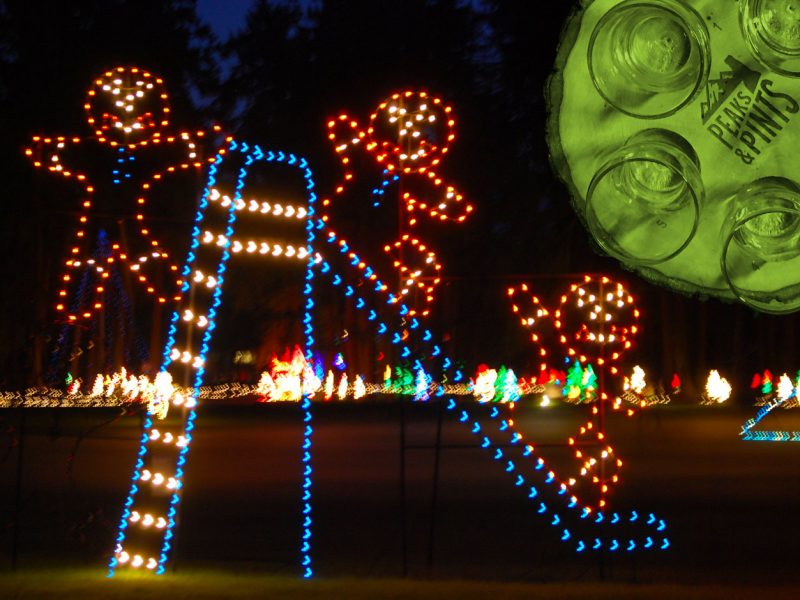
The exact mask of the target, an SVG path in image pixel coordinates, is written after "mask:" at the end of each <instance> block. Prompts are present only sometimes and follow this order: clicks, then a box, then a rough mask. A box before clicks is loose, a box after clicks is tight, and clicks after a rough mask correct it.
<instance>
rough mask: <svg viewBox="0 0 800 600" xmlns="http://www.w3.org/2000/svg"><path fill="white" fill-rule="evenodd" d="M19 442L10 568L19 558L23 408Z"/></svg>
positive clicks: (20, 415) (23, 431)
mask: <svg viewBox="0 0 800 600" xmlns="http://www.w3.org/2000/svg"><path fill="white" fill-rule="evenodd" d="M19 411H20V413H19V444H18V445H17V475H16V483H15V492H14V529H13V530H12V534H11V570H12V571H16V570H17V562H18V559H19V535H20V523H19V521H20V513H21V512H22V466H23V463H22V461H23V451H24V450H25V408H24V407H20V409H19Z"/></svg>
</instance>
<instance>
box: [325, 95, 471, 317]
mask: <svg viewBox="0 0 800 600" xmlns="http://www.w3.org/2000/svg"><path fill="white" fill-rule="evenodd" d="M452 113H453V111H452V108H451V107H450V106H448V105H447V104H445V103H444V102H443V101H442V100H441V99H440V98H438V97H436V96H432V95H430V94H428V93H427V92H424V91H414V90H406V91H404V92H398V93H395V94H393V95H392V96H391V97H389V98H387V99H386V100H384V101H383V102H381V103H380V104H379V105H378V107H377V108H376V109H375V111H374V112H373V113H372V114H371V115H370V117H369V122H368V124H367V125H362V124H360V123H359V121H358V120H357V119H355V118H353V117H351V116H350V115H348V114H347V113H341V114H340V115H338V116H337V117H335V118H332V119H330V120H329V121H328V139H329V140H330V142H331V143H332V144H333V147H334V150H335V151H336V154H337V155H338V156H339V160H340V161H341V163H342V167H343V169H344V174H343V178H342V180H341V181H340V183H338V184H337V185H336V186H335V189H334V193H333V194H332V195H331V196H330V197H325V198H323V199H322V201H321V202H320V215H321V217H322V220H323V221H324V222H325V223H326V225H328V226H329V227H330V228H331V233H332V234H334V235H336V236H337V237H338V239H339V240H340V241H343V242H344V243H350V242H349V240H348V239H347V238H346V237H343V236H342V235H341V234H340V233H337V231H336V229H339V224H340V223H341V222H342V221H343V220H337V219H336V217H335V216H333V217H332V212H333V210H334V209H335V208H336V206H337V205H339V204H342V203H343V201H347V200H349V201H352V198H349V197H348V196H352V189H351V188H352V186H353V183H354V181H355V176H356V170H357V169H356V166H355V164H354V158H355V155H356V154H357V153H358V152H363V153H364V154H365V155H366V156H367V157H369V159H370V160H371V161H373V163H374V164H371V165H369V166H371V167H372V168H373V170H374V169H375V168H376V167H377V171H378V173H380V178H381V180H380V183H379V184H378V185H376V186H375V187H374V189H373V190H372V196H373V199H374V202H373V206H378V205H379V204H380V203H381V200H382V199H383V197H384V196H385V194H386V191H387V189H388V188H389V187H390V186H392V185H394V184H396V185H397V186H398V188H399V192H398V193H399V196H400V203H401V207H400V215H399V217H398V218H399V223H398V228H399V232H400V233H399V236H398V238H397V239H396V240H394V241H391V242H389V243H384V244H382V248H383V252H384V253H385V254H386V255H387V256H388V258H389V259H390V262H391V265H392V268H393V269H394V270H395V272H396V276H397V279H398V281H399V285H398V286H397V287H396V288H395V287H394V286H392V288H391V292H392V294H393V296H394V298H395V302H399V301H400V299H401V298H402V299H404V300H405V302H406V303H407V304H408V306H409V316H412V317H413V316H418V315H421V316H427V315H428V313H429V312H430V307H431V305H432V304H433V302H434V293H435V288H436V286H438V284H439V282H440V276H441V271H442V265H441V264H440V262H439V260H438V258H437V256H436V253H435V251H434V250H432V249H431V248H430V247H429V246H430V245H429V244H428V243H426V242H424V241H423V240H422V239H421V238H420V234H419V233H416V229H417V226H418V225H419V216H420V215H421V214H422V215H425V216H427V218H428V219H429V220H431V221H433V222H445V221H452V222H456V223H462V222H464V221H465V220H466V219H467V217H468V216H469V215H470V213H471V212H472V211H473V206H472V204H470V203H469V202H467V200H466V199H465V198H464V197H463V195H462V194H461V192H459V191H458V189H457V188H456V187H455V185H454V184H451V183H449V182H448V181H447V180H446V179H445V178H444V176H442V175H441V174H440V165H441V162H442V160H443V159H444V157H445V156H446V154H447V152H448V150H449V147H450V144H451V143H452V142H453V140H455V118H454V117H453V114H452ZM365 168H366V167H365ZM348 192H350V194H348ZM362 209H363V207H362ZM359 241H361V242H362V243H360V244H359V246H360V247H361V249H362V251H363V252H365V253H366V256H367V258H368V259H369V260H370V262H372V263H373V264H375V263H376V262H377V261H378V259H379V258H380V257H379V256H378V255H377V254H378V253H377V252H372V253H370V251H369V249H368V248H363V246H364V244H363V240H359ZM383 276H384V277H388V274H385V273H384V275H383ZM377 278H378V274H377V273H375V278H374V279H375V280H377ZM387 289H389V288H388V287H387Z"/></svg>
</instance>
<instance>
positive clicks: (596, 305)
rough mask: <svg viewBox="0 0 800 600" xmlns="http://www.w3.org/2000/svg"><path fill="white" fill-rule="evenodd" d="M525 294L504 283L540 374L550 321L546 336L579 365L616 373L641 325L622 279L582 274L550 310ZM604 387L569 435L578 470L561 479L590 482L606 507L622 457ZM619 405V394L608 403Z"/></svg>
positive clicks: (572, 482)
mask: <svg viewBox="0 0 800 600" xmlns="http://www.w3.org/2000/svg"><path fill="white" fill-rule="evenodd" d="M528 293H530V290H529V287H528V285H527V284H524V283H523V284H521V285H520V286H519V287H510V288H508V296H509V299H510V300H511V308H512V311H513V312H514V314H515V315H517V316H518V317H519V319H520V323H521V324H522V326H523V327H525V328H526V329H528V330H530V331H531V340H532V341H533V343H534V344H535V345H536V346H537V349H538V354H539V356H540V358H541V359H542V363H541V364H540V370H541V372H542V373H544V372H546V371H547V369H548V364H547V362H546V359H547V357H548V356H549V355H550V353H551V349H550V348H548V347H547V344H546V343H545V341H544V340H543V337H544V336H546V332H545V331H543V325H544V324H548V325H552V327H553V330H552V331H551V332H550V333H551V336H550V337H552V336H553V335H554V336H555V337H556V339H557V340H558V343H559V344H561V346H562V348H563V350H564V351H565V353H566V355H567V356H568V357H570V358H573V359H574V360H577V361H578V362H579V363H581V364H582V365H584V364H586V363H593V364H595V365H597V366H598V368H600V369H603V370H605V371H606V372H607V373H608V374H609V375H612V376H615V377H617V376H619V370H618V368H617V366H616V363H617V361H618V360H619V358H620V357H621V356H622V354H623V353H625V352H626V351H627V350H629V349H630V348H631V347H632V345H633V338H634V337H635V336H636V334H637V333H638V330H639V328H638V320H639V314H640V313H639V309H638V308H636V305H635V304H634V299H633V296H632V295H631V294H630V293H629V292H628V291H627V290H626V289H625V287H623V285H622V284H620V283H616V282H614V281H611V280H610V279H609V278H608V277H604V276H602V277H599V278H598V277H592V276H591V275H585V276H584V277H583V281H582V282H581V283H574V284H571V285H570V287H569V290H568V291H567V292H566V293H564V294H563V295H562V296H561V298H560V302H559V306H558V308H557V309H556V310H554V311H551V310H548V309H547V308H546V307H545V306H544V305H543V304H542V302H541V300H540V299H539V298H538V297H537V296H535V295H531V296H530V297H529V298H530V301H529V303H528V302H527V301H526V300H525V294H528ZM518 295H519V296H522V298H523V300H520V299H519V298H518ZM604 387H605V386H603V385H602V384H601V385H600V389H599V390H597V392H598V393H599V403H598V402H594V403H593V405H592V411H591V412H592V417H591V418H590V419H589V420H588V421H587V422H586V423H584V424H583V425H582V426H581V427H580V428H579V429H578V432H577V433H576V434H575V435H573V436H570V437H569V438H568V440H567V443H568V444H569V446H570V447H572V448H573V452H574V457H575V458H576V459H577V460H578V463H579V472H578V475H576V476H575V477H570V478H569V479H568V480H566V482H564V483H565V485H566V486H567V488H571V487H573V486H575V485H576V484H577V483H578V482H579V481H580V480H581V479H583V480H584V481H589V482H590V483H591V484H592V485H593V486H595V487H596V488H597V489H598V501H597V507H598V508H600V509H601V510H602V509H603V508H604V507H605V506H606V495H607V494H608V492H609V490H610V487H611V486H612V485H614V484H616V483H618V481H619V470H620V468H621V467H622V460H621V459H620V458H619V457H617V456H616V454H615V451H614V447H613V446H612V445H611V444H609V443H608V440H607V439H606V434H605V431H604V423H603V418H602V411H603V408H604V406H605V402H606V401H607V400H609V397H608V394H607V393H606V391H605V389H603V388H604ZM620 407H621V402H620V401H619V400H618V399H617V400H616V401H615V402H614V403H613V404H612V408H613V409H615V410H618V409H619V408H620ZM627 414H628V416H632V415H633V414H634V411H633V410H632V409H628V411H627Z"/></svg>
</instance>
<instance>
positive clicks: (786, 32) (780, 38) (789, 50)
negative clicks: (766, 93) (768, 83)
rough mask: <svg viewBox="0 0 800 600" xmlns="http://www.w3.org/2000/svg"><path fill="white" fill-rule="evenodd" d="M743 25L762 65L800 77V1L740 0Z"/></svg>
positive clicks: (745, 33) (753, 50) (745, 36)
mask: <svg viewBox="0 0 800 600" xmlns="http://www.w3.org/2000/svg"><path fill="white" fill-rule="evenodd" d="M739 24H740V25H741V28H742V36H744V39H745V41H746V42H747V45H748V47H749V48H750V52H752V54H753V56H754V57H755V58H756V59H757V60H758V61H759V62H760V63H761V64H763V65H764V66H766V67H767V68H768V69H770V70H772V71H774V72H776V73H780V74H781V75H787V76H789V77H800V0H739Z"/></svg>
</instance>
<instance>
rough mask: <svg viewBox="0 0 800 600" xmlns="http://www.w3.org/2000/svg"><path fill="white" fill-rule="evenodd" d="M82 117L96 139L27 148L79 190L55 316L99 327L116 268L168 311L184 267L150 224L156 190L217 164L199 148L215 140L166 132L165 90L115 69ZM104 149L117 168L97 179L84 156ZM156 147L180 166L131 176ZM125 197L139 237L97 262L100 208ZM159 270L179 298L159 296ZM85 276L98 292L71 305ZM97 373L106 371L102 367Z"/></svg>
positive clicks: (151, 78)
mask: <svg viewBox="0 0 800 600" xmlns="http://www.w3.org/2000/svg"><path fill="white" fill-rule="evenodd" d="M84 109H85V111H86V120H87V122H88V124H89V126H90V127H91V128H92V130H93V132H94V137H91V138H90V137H81V136H74V135H73V136H43V135H36V136H33V138H32V144H31V146H29V147H27V148H25V155H26V156H27V157H28V158H29V159H30V160H31V161H32V163H33V166H34V167H36V168H37V169H44V170H46V171H48V172H50V173H53V174H55V175H58V176H60V177H63V178H65V179H67V180H69V181H74V182H75V183H77V184H78V186H79V188H80V196H81V200H80V203H81V206H80V211H79V214H78V222H77V227H76V229H75V230H74V232H73V233H72V243H71V247H70V249H69V252H68V256H67V257H66V259H65V260H64V270H63V271H62V273H61V275H60V276H59V279H60V282H61V284H60V287H59V289H58V291H57V300H56V303H55V311H56V315H57V316H58V318H59V320H61V321H62V322H63V323H65V324H67V325H77V324H78V323H81V322H84V323H85V322H88V321H91V320H93V319H96V318H97V315H98V313H100V312H102V311H103V310H104V309H105V308H106V306H107V304H108V300H107V298H108V295H109V289H108V288H109V275H110V270H111V268H112V267H113V266H114V265H115V264H121V265H124V266H125V267H126V268H127V269H128V270H129V271H130V272H131V274H132V275H133V280H134V281H135V282H136V283H137V284H138V286H139V287H140V288H141V289H142V290H143V291H144V293H145V294H146V295H148V296H149V297H151V298H152V300H153V301H154V302H155V303H157V304H167V303H168V302H170V301H176V300H177V299H178V298H179V295H178V294H177V293H176V291H177V289H179V288H180V286H181V283H182V282H181V280H180V276H179V274H178V273H177V271H178V266H177V265H175V264H173V263H170V262H169V261H170V252H169V251H168V250H167V249H165V247H164V245H163V243H162V242H161V241H160V240H159V239H158V238H157V237H155V236H154V233H153V232H152V231H151V229H150V227H149V226H148V224H147V222H148V220H149V219H148V217H147V216H146V214H145V207H146V204H147V198H148V196H149V195H150V193H151V192H152V190H153V188H154V186H155V185H157V184H160V183H162V182H163V181H164V180H165V179H166V178H167V177H168V176H169V175H171V174H174V173H179V172H197V173H199V172H201V171H202V169H203V168H204V167H205V166H206V165H207V164H208V163H209V162H210V160H213V159H210V160H203V159H202V158H201V156H200V154H201V153H200V149H199V147H198V146H199V144H200V142H201V141H202V140H203V139H204V138H207V137H210V136H209V133H208V132H206V131H203V130H199V131H194V132H190V131H180V132H173V131H170V130H169V129H168V127H169V114H170V108H169V103H168V96H167V93H166V90H165V88H164V82H163V80H162V79H161V78H159V77H156V76H155V75H153V74H151V73H149V72H147V71H146V70H144V69H140V68H138V67H117V68H115V69H111V70H108V71H106V72H105V73H103V74H102V75H100V76H99V77H97V78H96V79H95V80H94V81H93V83H92V85H91V87H90V88H89V90H88V92H87V96H86V101H85V103H84ZM220 131H221V128H220V127H219V126H217V125H214V126H213V127H212V128H211V130H210V132H211V134H212V135H216V134H219V132H220ZM98 146H99V147H101V148H102V147H103V146H107V147H109V148H110V149H111V150H112V152H113V153H114V155H115V156H116V165H117V166H116V168H114V169H113V170H112V171H111V173H92V172H90V171H89V170H87V169H84V168H83V167H81V166H80V160H79V159H80V157H81V154H84V153H85V152H86V151H88V150H89V149H91V148H96V147H98ZM153 146H159V147H170V148H173V149H174V150H173V154H175V155H176V156H177V159H176V160H175V162H172V163H169V164H163V165H161V166H160V168H159V169H158V170H157V171H156V172H153V173H150V174H147V175H145V176H143V177H138V178H133V176H132V174H131V168H132V166H133V165H134V164H135V163H134V161H135V158H136V156H137V155H139V154H141V153H142V152H145V150H146V149H147V148H148V147H150V148H152V147H153ZM107 179H108V180H110V183H111V184H112V186H113V187H115V188H117V189H114V190H113V192H112V190H108V189H106V188H107V185H106V183H107V182H106V180H107ZM123 183H124V184H125V185H124V186H123V185H122V184H123ZM131 186H132V187H131ZM98 190H101V192H100V194H101V197H100V198H99V199H98V201H97V202H96V201H95V196H96V195H97V193H98ZM120 194H122V195H123V196H124V195H126V194H127V195H129V196H131V197H130V202H132V205H131V206H130V208H129V210H130V213H129V214H128V216H127V219H128V220H130V221H131V222H135V223H136V226H137V229H138V232H137V235H135V236H132V237H131V238H129V239H128V240H127V241H126V247H123V246H122V243H121V242H112V243H111V246H110V248H111V250H110V252H109V253H108V255H107V256H106V257H104V258H103V259H102V260H100V259H97V258H96V257H94V256H92V254H91V251H90V249H89V246H88V245H89V244H90V243H91V242H92V240H93V239H94V238H95V237H96V231H95V226H94V225H93V219H94V216H95V215H96V207H95V205H96V204H98V205H99V207H100V209H101V210H108V206H107V205H108V204H109V203H110V201H111V200H112V197H113V199H114V200H115V201H117V202H118V200H116V198H117V197H119V196H120ZM159 262H164V263H165V264H166V265H167V266H168V269H169V270H170V271H171V272H172V273H174V281H175V286H176V287H175V291H169V290H159V289H158V286H157V285H156V284H155V283H154V282H153V281H152V280H151V278H150V277H148V275H147V274H146V272H145V271H146V270H147V268H148V266H150V265H151V264H153V263H159ZM86 269H89V270H91V271H94V272H95V273H96V275H97V277H96V283H95V285H94V290H93V293H92V296H91V298H90V299H88V300H87V301H86V302H77V303H76V302H74V301H73V300H71V291H70V288H71V287H72V286H73V283H74V282H75V281H77V280H79V279H80V277H79V273H80V272H81V271H82V270H86ZM76 331H77V330H76ZM99 368H100V370H102V368H103V367H102V366H100V367H99Z"/></svg>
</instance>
